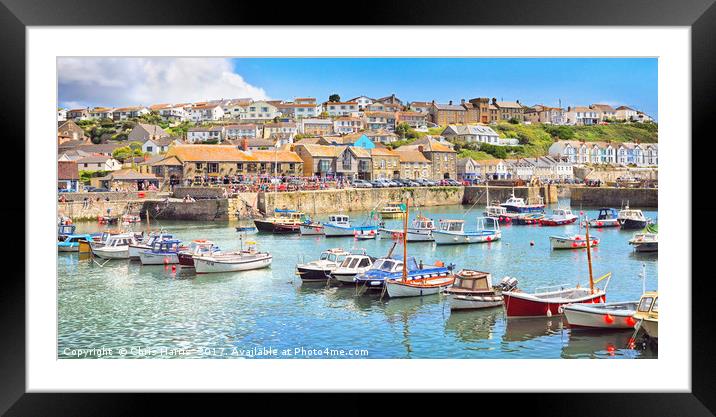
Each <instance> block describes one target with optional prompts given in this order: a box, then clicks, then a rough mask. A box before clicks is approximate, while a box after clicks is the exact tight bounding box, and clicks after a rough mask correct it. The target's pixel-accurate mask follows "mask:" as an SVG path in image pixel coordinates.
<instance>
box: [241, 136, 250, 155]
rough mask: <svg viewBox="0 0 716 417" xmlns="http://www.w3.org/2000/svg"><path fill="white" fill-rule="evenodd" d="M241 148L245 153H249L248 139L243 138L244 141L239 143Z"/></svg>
mask: <svg viewBox="0 0 716 417" xmlns="http://www.w3.org/2000/svg"><path fill="white" fill-rule="evenodd" d="M241 148H242V149H243V150H244V151H245V152H248V151H249V138H247V137H245V136H244V139H243V140H242V141H241Z"/></svg>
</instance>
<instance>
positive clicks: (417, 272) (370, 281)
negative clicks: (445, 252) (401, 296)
mask: <svg viewBox="0 0 716 417" xmlns="http://www.w3.org/2000/svg"><path fill="white" fill-rule="evenodd" d="M407 259H408V262H407V265H406V269H407V272H408V277H407V279H408V280H411V279H413V278H417V277H421V278H422V277H425V276H433V277H436V276H448V275H451V273H450V269H448V267H446V266H445V265H444V264H443V263H442V262H440V261H437V262H436V263H435V265H422V268H421V265H419V264H418V262H416V261H415V257H412V256H409V257H408V258H407ZM402 276H403V259H402V258H400V257H392V256H390V255H389V256H387V257H384V258H379V259H377V260H376V261H375V262H374V263H373V265H372V266H371V267H370V269H368V270H367V271H365V272H364V273H362V274H358V275H356V279H355V282H356V284H357V285H359V286H360V287H361V288H364V289H367V290H376V289H378V290H380V289H383V286H384V284H385V281H386V280H387V279H391V278H392V279H402Z"/></svg>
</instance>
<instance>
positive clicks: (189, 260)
mask: <svg viewBox="0 0 716 417" xmlns="http://www.w3.org/2000/svg"><path fill="white" fill-rule="evenodd" d="M177 258H178V259H179V266H181V267H182V268H194V255H192V254H191V253H180V254H179V255H177Z"/></svg>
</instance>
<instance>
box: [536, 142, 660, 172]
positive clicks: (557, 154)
mask: <svg viewBox="0 0 716 417" xmlns="http://www.w3.org/2000/svg"><path fill="white" fill-rule="evenodd" d="M549 155H550V156H552V157H554V158H557V159H560V160H564V161H567V162H571V163H573V164H612V165H636V166H656V165H658V164H659V147H658V144H656V143H626V142H624V143H621V142H580V141H572V140H561V141H558V142H555V143H554V144H552V146H550V147H549Z"/></svg>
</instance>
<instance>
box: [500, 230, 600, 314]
mask: <svg viewBox="0 0 716 417" xmlns="http://www.w3.org/2000/svg"><path fill="white" fill-rule="evenodd" d="M585 233H586V241H587V263H588V265H589V287H587V288H583V287H580V286H579V285H577V286H575V287H569V286H567V285H564V284H560V285H556V286H550V287H543V288H541V289H540V288H538V289H537V290H536V291H535V292H533V293H528V292H523V291H521V290H520V289H519V288H515V289H513V290H511V291H503V292H502V297H503V298H504V300H505V311H506V314H507V317H538V316H547V317H552V316H553V315H558V314H562V309H561V307H562V306H563V305H566V304H578V303H590V304H594V303H604V302H606V298H607V293H606V291H607V287H608V286H609V281H610V279H611V275H612V274H611V272H610V273H607V274H604V275H603V276H602V277H600V278H599V279H597V280H594V278H593V276H592V251H591V245H590V237H589V225H587V226H586V232H585ZM604 279H606V280H607V281H606V283H605V285H604V288H603V289H598V288H597V287H596V286H595V285H596V284H598V283H599V282H600V281H602V280H604Z"/></svg>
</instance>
